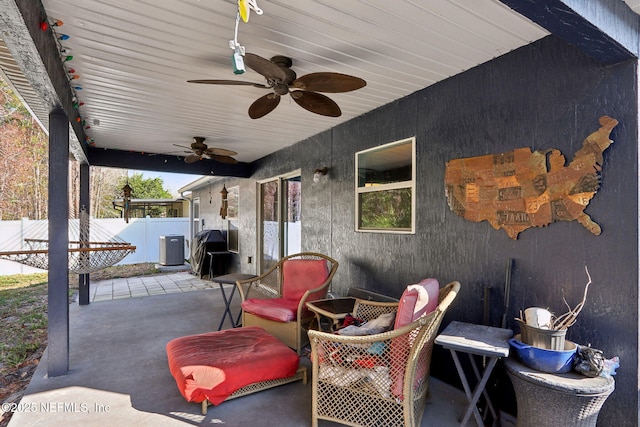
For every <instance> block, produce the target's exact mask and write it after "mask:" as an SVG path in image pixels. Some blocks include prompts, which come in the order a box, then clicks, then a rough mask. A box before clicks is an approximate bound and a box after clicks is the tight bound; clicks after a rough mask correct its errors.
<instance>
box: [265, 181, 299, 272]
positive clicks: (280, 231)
mask: <svg viewBox="0 0 640 427" xmlns="http://www.w3.org/2000/svg"><path fill="white" fill-rule="evenodd" d="M301 189H302V187H301V182H300V172H299V171H297V172H293V173H291V174H287V175H283V176H280V177H276V178H272V179H270V180H266V181H262V182H260V183H259V197H260V201H259V202H260V203H259V204H258V206H259V208H260V213H259V215H258V222H259V223H258V228H259V242H258V248H259V250H260V258H259V259H260V265H259V270H260V273H263V272H265V271H267V270H268V269H269V268H271V267H272V266H273V265H274V264H276V263H277V262H278V260H279V259H280V258H282V257H283V256H286V255H290V254H294V253H297V252H300V250H301V247H302V233H301V230H302V217H301V196H302V191H301Z"/></svg>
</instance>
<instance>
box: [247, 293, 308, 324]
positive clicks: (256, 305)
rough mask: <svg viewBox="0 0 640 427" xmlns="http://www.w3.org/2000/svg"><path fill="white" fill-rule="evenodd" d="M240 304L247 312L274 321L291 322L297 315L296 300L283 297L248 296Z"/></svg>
mask: <svg viewBox="0 0 640 427" xmlns="http://www.w3.org/2000/svg"><path fill="white" fill-rule="evenodd" d="M241 306H242V309H243V310H244V311H246V312H247V313H251V314H255V315H256V316H259V317H262V318H265V319H269V320H275V321H276V322H291V321H293V320H296V317H297V316H298V301H293V300H289V299H285V298H271V299H259V298H249V299H248V300H246V301H244V302H243V303H242V304H241Z"/></svg>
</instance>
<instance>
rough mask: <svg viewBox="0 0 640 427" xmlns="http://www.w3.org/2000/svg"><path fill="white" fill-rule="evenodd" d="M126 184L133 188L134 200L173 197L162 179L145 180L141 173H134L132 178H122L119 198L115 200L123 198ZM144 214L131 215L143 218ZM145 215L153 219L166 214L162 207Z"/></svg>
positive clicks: (153, 209) (119, 183)
mask: <svg viewBox="0 0 640 427" xmlns="http://www.w3.org/2000/svg"><path fill="white" fill-rule="evenodd" d="M125 184H129V186H130V187H131V190H132V191H131V194H132V198H134V199H171V198H172V195H171V193H170V192H169V191H167V190H166V189H165V188H164V187H163V185H164V182H163V181H162V179H161V178H148V179H145V178H144V175H143V174H141V173H134V174H133V175H132V176H130V177H121V178H120V179H119V180H118V196H117V197H115V198H122V190H121V189H122V187H124V185H125ZM142 214H143V213H142V212H139V213H138V214H136V213H135V212H132V213H131V216H132V217H134V218H135V217H141V216H142ZM145 214H147V215H150V216H152V217H159V216H162V215H163V214H164V209H162V208H160V207H152V208H150V209H148V210H147V212H145Z"/></svg>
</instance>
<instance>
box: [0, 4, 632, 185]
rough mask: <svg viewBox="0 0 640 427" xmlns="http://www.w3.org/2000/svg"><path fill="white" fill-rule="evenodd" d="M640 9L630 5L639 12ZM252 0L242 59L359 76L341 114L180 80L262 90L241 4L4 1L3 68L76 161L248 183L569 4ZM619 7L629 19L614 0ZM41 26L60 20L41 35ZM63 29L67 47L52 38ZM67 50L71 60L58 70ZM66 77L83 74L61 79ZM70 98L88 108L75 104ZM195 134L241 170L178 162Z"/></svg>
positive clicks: (533, 32) (533, 35)
mask: <svg viewBox="0 0 640 427" xmlns="http://www.w3.org/2000/svg"><path fill="white" fill-rule="evenodd" d="M40 1H41V5H40V4H39V3H40ZM638 1H639V0H629V2H630V3H629V5H630V6H632V7H638V4H637V3H638ZM257 3H258V6H259V7H260V8H261V9H262V10H263V14H262V15H259V14H257V13H255V12H252V13H251V15H250V18H249V22H247V23H245V22H243V21H240V22H239V24H238V36H237V41H238V43H239V44H240V45H242V46H244V47H245V48H246V51H247V52H252V53H255V54H257V55H260V56H261V57H264V58H271V57H272V56H274V55H285V56H287V57H290V58H291V59H292V60H293V66H292V69H293V70H294V71H295V72H296V73H297V75H298V76H302V75H305V74H308V73H312V72H318V71H332V72H339V73H344V74H349V75H353V76H357V77H360V78H362V79H364V80H365V81H366V82H367V85H366V87H364V88H362V89H359V90H356V91H353V92H347V93H335V94H333V93H332V94H328V96H329V97H330V98H332V99H333V100H334V101H336V103H337V104H338V105H339V106H340V108H341V109H342V115H341V116H340V117H325V116H321V115H317V114H313V113H311V112H309V111H306V110H304V109H303V108H301V107H300V106H298V105H297V104H296V103H295V102H293V100H292V99H291V97H290V96H289V95H285V96H283V97H282V101H281V102H280V105H279V106H278V107H277V108H276V109H275V110H274V111H273V112H271V113H269V114H268V115H266V116H265V117H262V118H259V119H251V118H250V117H249V116H248V114H247V110H248V108H249V106H250V105H251V104H252V103H253V102H254V101H255V100H256V99H257V98H259V97H261V96H263V95H265V94H267V93H269V90H267V89H263V88H256V87H252V86H232V85H229V86H226V85H224V86H223V85H198V84H193V83H187V80H190V79H228V80H242V81H249V82H255V83H261V84H264V83H265V79H264V78H263V77H262V76H261V75H260V74H258V73H257V72H255V71H253V70H251V69H249V68H247V71H246V72H245V73H244V74H242V75H236V74H234V72H233V68H232V61H231V56H232V54H233V50H232V49H230V47H229V41H230V40H233V39H234V30H235V26H236V17H237V1H236V0H162V1H157V0H111V1H100V0H83V1H77V0H0V9H1V10H2V12H1V13H0V17H1V18H2V21H1V24H2V28H3V30H2V33H1V38H2V42H3V46H0V67H1V68H2V70H3V72H4V74H5V77H6V78H7V79H8V80H9V82H10V84H11V85H12V86H13V87H14V88H15V89H16V90H17V92H18V93H19V94H20V96H21V97H22V98H23V99H24V100H25V102H26V103H27V104H28V105H29V107H30V109H31V110H32V111H33V113H34V114H35V115H36V116H37V117H38V119H39V120H40V122H41V123H43V126H44V127H45V129H46V125H47V121H48V117H47V115H48V113H49V111H50V110H51V109H52V108H53V107H55V106H62V108H63V109H64V110H65V112H66V113H67V115H68V116H69V119H70V122H71V125H72V127H73V129H74V133H75V135H76V139H77V140H76V141H75V143H74V144H72V147H71V148H72V150H71V151H72V153H73V154H74V156H75V157H76V158H78V159H79V160H80V161H81V162H88V163H90V164H91V165H97V166H114V167H125V168H136V169H149V170H160V171H168V172H181V173H194V174H200V175H211V174H215V175H236V176H248V174H250V171H251V167H250V163H251V162H253V161H255V160H257V159H259V158H261V157H264V156H266V155H268V154H270V153H273V152H275V151H277V150H279V149H281V148H283V147H286V146H289V145H291V144H294V143H296V142H298V141H301V140H304V139H305V138H308V137H310V136H312V135H314V134H317V133H319V132H322V131H325V130H327V129H330V128H332V127H334V126H336V125H338V124H340V123H342V122H344V121H347V120H349V119H351V118H354V117H356V116H359V115H362V114H366V113H367V112H369V111H371V110H373V109H376V108H378V107H380V106H382V105H384V104H387V103H389V102H393V101H394V100H397V99H400V98H402V97H404V96H406V95H408V94H410V93H413V92H415V91H417V90H420V89H422V88H424V87H427V86H430V85H432V84H435V83H437V82H438V81H441V80H443V79H446V78H448V77H450V76H453V75H456V74H458V73H460V72H463V71H465V70H467V69H469V68H472V67H474V66H476V65H478V64H482V63H484V62H486V61H489V60H491V59H493V58H496V57H498V56H500V55H503V54H505V53H507V52H509V51H511V50H513V49H517V48H518V47H521V46H523V45H526V44H529V43H531V42H533V41H536V40H538V39H540V38H542V37H545V36H547V35H548V34H550V32H549V30H548V29H546V28H543V26H545V27H548V28H551V29H552V31H553V27H554V25H556V26H557V25H558V23H560V22H561V21H562V20H563V19H565V18H564V17H560V15H562V14H561V13H559V12H563V13H565V14H566V11H565V10H564V9H568V6H567V5H566V3H572V2H570V1H566V0H565V1H562V0H556V1H549V2H538V3H545V5H544V6H541V5H536V2H532V1H526V0H501V1H498V0H474V1H468V0H430V1H428V2H425V1H418V0H406V1H386V0H352V1H341V0H298V1H295V2H291V1H288V2H285V1H280V0H257ZM615 3H616V4H618V6H619V7H621V8H624V9H626V11H629V7H628V6H627V5H626V4H625V3H624V2H622V1H621V0H615ZM511 7H513V8H515V9H516V10H518V12H516V11H515V10H513V9H511ZM554 9H558V10H554ZM521 13H523V14H524V15H526V16H531V17H532V19H535V20H536V21H537V22H540V23H541V25H543V26H541V25H538V24H536V23H534V22H532V21H531V20H529V19H528V18H526V17H525V16H523V14H521ZM578 14H579V13H578V12H574V11H571V15H578ZM43 20H47V21H49V22H54V21H55V20H61V21H63V22H64V25H62V26H59V27H53V33H51V31H42V30H40V29H39V24H40V22H42V21H43ZM585 22H588V20H586V21H585ZM576 25H577V26H578V27H580V26H581V25H582V24H581V23H580V19H577V18H575V17H572V26H571V27H572V28H569V29H570V30H571V31H570V33H571V32H573V33H576V34H582V32H584V31H585V29H584V28H576ZM63 34H64V35H67V36H68V39H66V40H58V38H60V37H63V36H62V35H63ZM560 36H562V34H560ZM60 50H64V52H62V53H61V52H60ZM67 55H71V56H73V59H72V60H70V61H66V62H63V59H61V58H64V57H66V56H67ZM605 59H606V58H605ZM73 75H78V76H79V78H78V79H76V80H70V79H68V77H69V76H73ZM74 97H76V98H77V101H78V102H81V103H83V104H82V105H81V106H80V107H79V108H77V109H74V108H73V105H72V103H73V99H74ZM77 120H79V121H77ZM194 136H202V137H205V138H206V141H205V143H206V144H208V145H209V146H210V147H219V148H224V149H229V150H233V151H235V152H237V153H238V154H237V156H235V158H236V159H237V160H239V161H240V163H239V164H238V165H226V164H222V163H219V162H216V161H213V160H203V161H199V162H196V163H193V164H186V163H185V162H184V160H183V159H184V156H185V155H186V153H185V152H184V149H183V148H181V147H177V146H176V144H177V145H181V146H184V147H188V146H189V145H190V143H191V142H192V141H193V137H194Z"/></svg>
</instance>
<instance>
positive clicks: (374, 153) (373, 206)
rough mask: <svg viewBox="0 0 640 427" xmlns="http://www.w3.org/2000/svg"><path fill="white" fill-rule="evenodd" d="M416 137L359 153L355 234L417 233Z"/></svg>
mask: <svg viewBox="0 0 640 427" xmlns="http://www.w3.org/2000/svg"><path fill="white" fill-rule="evenodd" d="M415 158H416V140H415V138H408V139H403V140H401V141H397V142H392V143H390V144H385V145H382V146H380V147H375V148H371V149H368V150H364V151H360V152H358V153H356V172H357V173H356V231H364V232H387V233H414V232H415V229H414V227H415V225H414V224H415V178H416V168H415Z"/></svg>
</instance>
